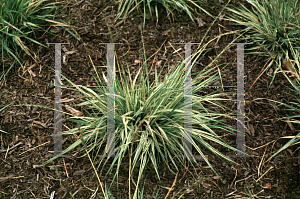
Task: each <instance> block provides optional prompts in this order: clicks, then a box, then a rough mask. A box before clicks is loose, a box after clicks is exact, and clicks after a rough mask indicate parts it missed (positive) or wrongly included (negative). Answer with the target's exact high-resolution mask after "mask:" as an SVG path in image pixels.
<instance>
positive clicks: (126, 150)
mask: <svg viewBox="0 0 300 199" xmlns="http://www.w3.org/2000/svg"><path fill="white" fill-rule="evenodd" d="M206 45H207V44H206ZM206 45H204V46H205V47H206ZM205 47H202V48H201V49H200V50H198V51H197V52H196V53H195V54H193V60H194V61H193V63H192V66H193V67H194V65H195V62H196V61H197V62H198V61H199V59H198V58H199V56H200V55H201V54H202V53H203V52H204V49H205ZM202 55H203V54H202ZM145 60H146V59H145ZM214 61H215V60H214ZM118 63H119V62H118ZM144 63H146V62H144ZM219 66H220V65H217V66H214V67H211V66H210V65H209V66H207V67H206V70H203V71H202V72H201V73H200V72H199V74H198V75H197V76H196V77H194V78H193V86H195V87H194V88H193V90H192V125H193V130H192V135H191V137H192V140H189V141H191V142H192V146H193V147H194V148H195V149H196V151H197V154H196V155H201V156H202V157H204V159H205V161H206V162H207V164H208V165H209V166H210V167H211V168H212V169H213V167H212V166H211V164H210V162H209V161H208V160H207V159H206V158H205V156H204V153H205V152H204V151H203V150H204V149H205V150H208V151H210V152H211V153H212V154H215V155H217V156H219V157H220V158H223V159H225V160H228V161H230V162H232V163H235V162H234V161H232V160H231V159H230V158H228V157H227V156H225V155H224V154H222V153H221V152H219V151H218V150H217V149H215V148H214V147H213V146H212V145H211V144H210V143H209V142H208V141H212V142H215V143H217V144H219V145H222V146H224V147H226V148H228V149H230V150H233V151H237V150H236V148H235V147H232V146H229V145H228V144H226V142H224V141H223V140H222V138H221V137H219V135H218V134H217V133H216V132H215V130H216V129H222V130H225V131H229V132H231V133H233V134H235V133H236V130H235V128H234V127H233V128H232V127H230V126H228V125H226V124H225V123H224V121H223V120H224V119H221V117H227V118H229V119H235V117H236V116H235V115H229V114H221V113H218V112H215V111H212V110H210V109H209V107H207V106H206V105H207V104H205V103H208V104H213V105H217V106H219V107H223V108H224V106H223V105H221V104H219V103H218V102H217V101H218V100H228V99H227V98H225V97H222V96H224V95H226V94H222V93H220V94H216V93H215V92H212V93H209V94H207V95H199V94H198V92H199V91H200V90H201V89H203V88H202V87H196V85H211V84H213V83H214V82H215V81H217V80H218V79H219V78H220V77H219V76H218V75H219V74H218V73H216V74H211V73H212V70H213V69H215V68H216V67H219ZM184 67H185V61H184V60H182V61H181V63H180V64H178V65H177V66H175V67H174V68H173V69H172V71H171V72H169V73H167V74H166V75H165V76H164V78H163V80H161V81H159V78H158V77H160V74H158V72H157V70H156V69H155V77H156V78H155V81H154V82H152V83H150V82H149V73H148V67H147V65H146V64H144V65H143V66H140V68H139V70H138V73H137V75H136V76H135V77H134V78H132V77H131V74H130V70H129V67H128V65H127V69H128V71H129V73H128V74H126V73H125V70H124V67H123V65H122V66H121V67H120V66H119V64H118V70H119V71H120V72H122V74H123V75H122V74H120V77H116V80H115V147H116V148H115V154H116V156H115V157H112V159H113V162H112V164H111V166H110V168H109V172H111V171H112V169H113V167H114V166H115V163H117V172H116V174H115V175H116V176H118V172H119V168H120V166H121V164H122V163H123V162H124V161H123V157H124V156H125V157H128V156H126V155H130V161H129V162H130V165H129V168H130V169H129V173H130V175H131V176H132V172H133V170H134V168H135V167H136V166H138V165H139V168H140V170H139V174H138V183H139V180H140V179H141V177H142V174H143V171H144V170H145V167H146V165H147V164H151V165H153V168H154V169H155V171H156V173H157V176H158V178H159V171H158V170H159V169H158V165H160V164H159V163H164V166H167V167H168V168H169V169H170V167H169V165H170V164H172V165H173V166H174V167H175V168H176V169H177V170H178V167H177V165H178V163H180V164H182V165H185V164H184V161H183V160H184V157H183V156H184V114H185V112H184V110H185V107H184V99H185V96H184V86H183V85H184V78H185V77H184V73H185V70H184V69H185V68H184ZM209 67H210V68H209ZM65 79H66V78H65ZM67 81H69V80H67ZM96 81H97V84H98V86H99V87H100V88H99V89H91V88H87V87H82V88H81V87H79V86H76V85H75V84H74V83H72V82H71V81H69V83H70V84H71V85H72V86H73V87H76V90H77V91H79V94H80V95H81V96H82V98H81V99H82V100H83V102H82V103H80V104H78V105H76V106H79V107H83V108H85V110H89V111H87V115H88V116H85V117H84V116H82V117H78V116H76V117H70V118H68V120H70V121H73V122H75V123H77V124H78V125H79V126H80V128H74V129H71V130H69V131H67V132H64V133H63V134H64V135H76V136H77V137H80V139H78V140H77V141H76V142H74V143H73V144H72V145H70V146H69V147H68V148H67V149H65V150H64V151H63V153H62V154H65V153H68V152H69V151H73V150H75V148H76V147H77V149H78V146H82V145H84V147H81V148H79V149H78V150H79V151H80V152H83V155H82V156H86V155H87V153H86V152H89V153H91V154H92V158H91V160H92V161H93V162H95V161H97V162H98V163H99V162H100V163H99V165H98V167H99V166H100V165H102V164H101V162H102V161H103V160H104V158H105V157H103V156H102V157H98V155H105V150H104V147H105V146H106V136H107V123H106V122H107V116H106V115H107V92H106V88H105V87H101V86H103V85H105V84H103V82H101V80H100V78H98V79H96ZM56 158H57V157H54V158H52V159H50V160H48V161H47V162H45V163H43V165H45V164H47V163H49V162H51V161H53V160H54V159H56ZM188 160H189V161H190V163H191V164H192V165H193V166H195V165H197V162H196V160H195V159H194V157H188ZM105 164H106V162H105V163H104V165H105ZM103 168H104V167H103ZM109 172H108V173H109ZM173 172H174V171H173ZM214 172H215V171H214ZM174 173H175V172H174ZM217 175H218V174H217ZM159 179H160V178H159ZM138 183H137V184H138ZM135 194H137V193H135Z"/></svg>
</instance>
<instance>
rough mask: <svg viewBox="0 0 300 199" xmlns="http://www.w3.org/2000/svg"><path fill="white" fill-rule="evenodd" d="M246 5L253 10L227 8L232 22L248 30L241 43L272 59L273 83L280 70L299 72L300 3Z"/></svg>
mask: <svg viewBox="0 0 300 199" xmlns="http://www.w3.org/2000/svg"><path fill="white" fill-rule="evenodd" d="M247 2H248V3H249V4H251V8H252V9H251V10H249V9H248V8H246V7H245V5H242V4H241V5H240V6H241V8H234V9H233V8H226V9H228V10H229V11H230V13H229V14H228V15H229V17H228V19H229V20H231V21H233V22H234V23H235V24H237V25H240V26H243V27H246V28H244V29H243V30H242V31H241V32H242V33H244V35H245V37H243V38H242V39H241V41H243V42H245V43H248V42H253V46H254V47H253V48H249V50H251V51H252V52H251V53H253V54H254V53H255V54H263V55H266V56H269V60H268V62H269V61H270V62H269V65H268V66H267V67H266V70H267V69H269V68H270V67H271V66H272V65H273V64H274V63H275V70H274V73H273V78H272V82H273V81H274V78H275V75H276V72H278V71H280V68H283V69H284V70H288V71H290V73H293V72H294V73H295V72H297V71H299V69H300V68H299V65H298V66H297V65H296V64H295V63H296V61H297V60H299V58H300V2H299V0H284V1H282V0H259V1H258V0H247ZM254 51H255V52H254ZM282 66H284V67H282ZM272 82H271V84H272ZM271 84H270V86H271ZM270 86H269V87H270Z"/></svg>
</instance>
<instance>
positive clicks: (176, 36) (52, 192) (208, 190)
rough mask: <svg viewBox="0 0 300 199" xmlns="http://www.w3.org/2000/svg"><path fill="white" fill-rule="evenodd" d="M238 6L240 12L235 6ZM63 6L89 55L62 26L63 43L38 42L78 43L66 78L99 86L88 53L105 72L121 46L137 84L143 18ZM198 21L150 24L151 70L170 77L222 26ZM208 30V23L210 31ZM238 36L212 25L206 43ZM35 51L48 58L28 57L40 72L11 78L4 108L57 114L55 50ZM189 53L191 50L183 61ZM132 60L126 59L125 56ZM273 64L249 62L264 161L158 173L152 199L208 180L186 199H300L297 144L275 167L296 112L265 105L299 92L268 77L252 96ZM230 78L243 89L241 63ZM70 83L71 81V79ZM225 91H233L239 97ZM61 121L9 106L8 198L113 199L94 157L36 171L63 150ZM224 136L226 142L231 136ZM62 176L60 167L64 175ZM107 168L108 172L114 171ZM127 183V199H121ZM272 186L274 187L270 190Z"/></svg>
mask: <svg viewBox="0 0 300 199" xmlns="http://www.w3.org/2000/svg"><path fill="white" fill-rule="evenodd" d="M224 2H227V1H224ZM233 3H235V5H238V3H237V2H235V1H233ZM62 7H64V10H63V11H62V13H61V15H62V16H61V18H63V19H68V20H77V21H81V22H84V23H86V24H80V23H75V22H71V24H72V25H74V26H76V28H75V30H76V31H77V32H78V34H79V35H80V37H81V38H82V40H83V42H84V43H85V44H86V48H87V50H86V49H85V46H84V44H83V43H82V42H80V41H78V40H76V39H75V38H74V37H73V36H71V35H70V34H68V33H67V32H66V31H65V30H63V29H62V28H57V27H51V28H50V29H49V31H50V32H54V33H56V34H58V36H56V37H55V36H51V35H48V34H44V35H43V34H42V33H39V34H38V41H39V42H41V43H44V44H45V43H47V42H49V43H58V42H61V43H70V45H62V49H63V53H62V55H63V56H64V55H66V54H68V53H67V52H70V51H74V52H73V53H69V54H68V55H67V56H66V64H63V62H62V74H63V75H65V76H66V77H67V78H68V79H69V80H71V81H72V82H74V83H76V84H78V85H93V84H95V82H94V79H93V76H92V75H91V73H92V72H93V71H94V69H93V68H94V67H93V65H92V62H91V60H90V58H89V56H88V55H90V57H91V59H92V61H93V64H94V65H95V67H96V68H97V70H99V71H103V72H104V73H105V70H106V69H105V67H103V66H105V65H106V62H105V61H106V46H105V45H100V44H99V43H100V42H107V43H108V42H119V43H123V44H122V45H119V44H116V45H115V49H116V54H117V56H118V57H117V58H118V59H121V61H122V63H123V64H126V62H125V60H127V63H128V65H129V68H130V71H131V73H132V76H135V74H136V73H137V71H138V69H139V66H138V64H135V60H140V59H141V56H140V51H141V49H142V48H143V43H142V38H141V32H140V30H139V25H140V24H141V23H142V18H141V17H140V16H137V15H135V14H133V15H131V16H130V17H129V18H128V19H127V20H126V21H123V20H122V19H119V20H118V21H117V22H114V18H115V16H116V14H117V6H114V7H112V6H110V4H109V3H108V1H105V0H100V1H98V0H87V1H73V0H72V1H71V0H70V1H65V2H63V3H62ZM205 8H206V9H208V11H209V12H210V13H213V14H214V15H217V14H218V13H219V12H220V10H221V9H220V7H219V6H217V5H215V6H210V7H205ZM195 17H196V18H199V19H201V21H200V20H199V19H198V20H196V23H195V24H193V23H192V22H191V20H190V19H189V17H188V16H186V15H182V18H178V19H176V20H175V21H174V22H170V21H168V20H167V19H166V18H165V17H162V18H160V19H159V23H158V25H157V26H156V24H155V22H152V21H147V23H146V26H145V30H144V32H143V42H144V46H145V49H146V50H145V52H146V55H147V57H148V58H149V57H151V56H152V55H153V56H152V57H151V58H150V59H149V62H150V63H152V64H153V65H156V66H157V68H158V70H160V69H162V66H163V65H164V64H165V63H166V62H167V65H166V68H164V69H163V72H162V77H163V76H164V74H165V73H166V72H167V71H168V70H169V69H171V68H172V67H174V65H175V64H176V63H178V61H179V60H181V58H182V57H183V56H184V50H183V49H184V45H176V44H174V43H175V42H181V41H184V42H200V41H201V39H202V38H203V37H204V35H205V32H206V30H207V29H208V28H209V27H210V24H211V23H212V22H213V19H212V18H210V17H208V16H207V15H205V14H204V13H203V12H200V13H198V14H197V13H195ZM202 22H204V23H203V24H202ZM235 29H236V27H235V26H233V25H230V23H229V22H228V21H226V20H222V19H221V20H218V21H216V23H215V24H214V25H213V26H212V28H211V31H210V32H209V33H208V35H207V37H206V38H205V39H204V42H208V41H209V40H210V39H212V38H213V37H215V36H218V35H220V34H222V33H225V32H227V31H230V30H235ZM233 38H234V35H227V36H223V37H220V38H219V40H218V41H217V40H215V41H214V42H212V43H211V44H210V45H209V46H208V48H214V49H212V50H211V51H209V52H208V53H207V54H206V56H205V57H204V58H203V59H201V61H200V63H198V64H197V65H196V66H195V69H194V70H193V73H194V72H198V71H201V70H203V68H204V66H206V65H207V64H209V63H210V62H211V60H212V59H214V58H215V57H216V56H217V55H218V54H219V53H220V52H221V51H222V50H223V48H225V47H226V46H227V45H228V43H230V42H231V41H232V39H233ZM32 48H33V49H37V50H36V51H35V52H36V53H37V55H38V58H39V60H38V65H37V64H36V65H35V66H33V65H34V62H33V60H31V59H30V58H29V57H28V56H27V55H25V54H24V55H22V56H21V61H22V62H23V63H26V64H27V65H26V67H27V68H28V67H30V66H33V67H32V68H31V69H30V70H31V72H26V73H25V74H23V72H22V70H20V71H18V68H17V69H16V70H15V68H14V69H13V71H11V72H10V73H9V75H8V76H7V78H6V82H5V84H4V85H3V86H2V87H1V94H3V95H2V96H1V98H0V107H3V106H5V105H7V104H9V103H11V102H12V101H15V103H14V105H22V104H35V105H43V106H48V107H50V108H54V105H53V104H54V92H53V89H54V86H53V83H54V72H53V66H54V45H48V46H47V45H46V47H40V46H37V45H32ZM179 48H182V50H179V51H178V53H174V54H173V52H174V51H175V50H178V49H179ZM246 48H247V46H246ZM195 49H196V47H195V46H193V50H195ZM87 51H88V52H89V54H88V53H87ZM124 53H125V54H126V56H122V55H124ZM171 54H172V56H171V57H170V55H171ZM125 58H126V59H125ZM235 58H236V45H232V46H231V47H230V48H229V49H228V50H227V51H226V52H225V53H223V54H222V55H221V56H220V57H219V58H218V62H217V64H221V63H227V62H229V61H230V60H232V59H233V60H234V59H235ZM12 62H13V60H12V59H11V58H9V57H8V56H6V57H5V64H6V68H7V67H8V66H9V65H10V64H11V63H12ZM265 63H266V58H265V57H258V56H254V55H245V100H246V103H245V113H246V117H245V126H246V152H247V153H248V154H251V155H254V157H253V158H250V157H247V158H234V160H235V161H237V162H238V163H239V164H241V165H242V166H243V167H245V168H246V169H247V170H245V169H243V168H241V167H238V166H235V165H232V164H230V163H228V162H225V161H224V162H222V161H221V160H219V159H217V158H216V157H212V156H210V157H209V159H210V161H211V163H212V165H213V167H214V169H215V170H216V171H217V172H218V174H219V175H220V176H221V178H222V179H218V178H216V176H215V174H214V173H213V172H212V171H211V169H209V168H208V167H207V165H206V163H205V162H202V161H199V165H198V166H199V167H198V168H195V169H194V168H193V167H191V165H189V167H188V169H185V168H183V167H180V170H179V171H180V172H179V173H178V176H177V178H176V177H175V176H176V175H174V174H172V173H171V172H169V171H167V170H166V171H164V170H162V171H159V172H160V176H161V181H158V178H157V176H156V174H155V172H154V171H153V170H151V169H148V171H147V173H148V177H147V180H146V182H145V190H144V196H145V198H153V197H154V196H155V194H156V192H157V190H158V188H160V191H159V197H158V198H165V196H166V195H167V193H168V191H169V189H170V188H171V187H172V185H173V184H174V186H173V188H174V189H173V190H172V191H171V192H170V194H169V196H173V195H174V194H175V193H177V192H178V191H179V190H181V189H182V188H187V186H188V185H192V184H193V183H194V182H196V181H197V180H198V179H199V178H202V177H205V178H207V180H205V181H204V182H202V183H199V184H198V185H196V186H195V187H194V188H192V190H190V191H189V193H188V194H186V195H185V198H225V197H226V198H243V197H244V198H249V194H248V190H247V187H248V188H249V190H250V192H251V194H252V195H256V194H257V196H256V198H257V197H262V198H298V196H299V193H300V190H299V184H300V173H299V163H300V161H299V156H298V154H299V152H298V151H296V152H295V153H293V151H295V150H296V149H297V146H292V147H290V148H288V149H287V150H285V151H283V152H282V153H280V154H279V155H277V156H276V157H275V158H273V159H272V160H271V161H269V162H266V160H267V159H268V158H269V157H270V156H271V155H272V154H273V153H274V152H275V151H276V150H278V149H279V148H280V147H281V146H283V145H284V144H285V143H286V140H285V139H279V138H281V137H283V136H291V135H296V134H297V132H299V129H300V128H299V127H300V126H299V125H296V124H291V123H289V124H288V123H286V122H283V121H279V120H278V119H276V118H282V117H287V116H289V115H293V114H294V115H295V114H296V113H293V112H290V111H287V110H283V108H277V107H275V104H274V103H271V102H269V101H267V100H264V99H261V98H268V99H272V100H276V101H280V102H291V101H295V99H294V98H293V97H291V96H289V95H287V94H285V93H284V91H285V92H289V93H290V91H289V90H288V89H287V88H286V87H284V86H282V85H281V84H280V83H283V84H284V85H287V86H290V84H289V82H288V81H287V80H286V79H285V77H284V76H283V75H282V74H277V75H276V78H275V81H274V82H273V84H272V86H271V87H270V90H269V92H268V93H266V91H267V87H268V85H269V84H270V82H271V78H270V77H269V76H268V75H267V74H266V73H264V74H263V75H262V76H261V77H260V78H259V79H258V80H257V81H256V83H255V84H254V85H253V87H252V88H250V87H251V85H252V84H253V83H254V82H255V80H256V78H257V77H258V76H259V74H260V73H261V71H262V69H263V68H264V65H265ZM150 68H151V64H150V66H149V69H150ZM153 69H154V68H152V70H151V71H149V74H150V79H151V80H153V79H154V74H153V72H154V70H153ZM116 70H117V69H116ZM127 72H128V71H127ZM224 73H225V74H228V75H227V77H226V79H224V80H223V82H222V83H223V84H224V85H236V75H235V74H236V60H234V61H233V62H232V63H231V64H229V65H228V66H227V67H226V69H225V70H224ZM229 73H230V74H229ZM30 74H31V75H30ZM118 74H119V73H118V71H117V75H118ZM218 83H220V82H218ZM63 84H68V83H67V82H66V81H65V80H63ZM62 90H63V91H62V99H65V98H68V96H69V95H70V94H73V95H76V92H74V91H72V90H68V89H65V90H64V89H62ZM225 91H232V92H233V91H235V89H227V90H225ZM208 92H211V89H208V88H207V89H203V91H202V93H203V94H205V93H208ZM221 92H222V91H221ZM231 98H232V99H236V95H234V94H233V95H232V96H231ZM75 103H76V101H72V102H66V103H64V104H66V105H70V106H71V105H74V104H75ZM222 103H223V102H222ZM224 105H226V106H227V107H229V108H231V109H232V113H234V111H235V110H236V103H235V102H227V103H224ZM63 110H64V111H66V112H67V110H66V109H65V106H63ZM80 111H83V110H80ZM63 117H64V118H66V117H68V115H67V114H63ZM53 118H54V112H53V111H52V110H49V109H46V108H40V107H29V106H9V107H8V108H6V109H5V110H4V111H2V112H1V113H0V129H1V130H4V131H7V132H9V133H11V135H7V134H3V133H1V134H0V135H1V145H0V182H1V185H0V198H51V197H52V196H54V198H72V197H71V194H72V195H73V197H74V198H89V197H91V196H92V195H94V193H95V192H96V191H97V193H98V194H99V196H102V197H103V194H102V191H101V188H100V186H99V183H98V180H97V178H96V177H95V176H93V170H92V168H91V165H90V162H89V160H88V158H81V159H78V158H76V157H73V156H72V157H70V158H64V159H58V160H55V161H54V162H52V163H50V164H48V165H46V166H44V167H38V168H36V165H40V164H41V163H43V162H45V161H46V160H48V159H49V158H48V157H46V156H47V155H49V152H50V151H53V139H52V138H51V137H50V135H52V134H53V129H54V119H53ZM230 124H231V125H232V127H233V128H235V121H231V122H230ZM74 126H75V125H74V124H73V123H72V122H68V121H64V122H63V131H66V130H68V129H70V128H73V127H74ZM218 133H220V135H225V133H224V132H218ZM64 139H65V140H64V141H65V142H64V145H63V146H64V148H66V147H67V146H69V145H70V144H71V143H73V142H74V141H76V139H77V138H76V137H74V136H64ZM278 139H279V140H278ZM224 140H225V141H227V142H228V143H229V144H230V145H231V146H235V142H236V141H235V135H226V136H224ZM275 141H276V142H275ZM273 144H274V145H273ZM215 146H216V145H215ZM216 147H217V149H219V150H221V151H222V152H223V153H225V154H230V153H229V151H228V150H226V149H223V148H221V147H219V146H216ZM231 154H232V153H231ZM124 161H125V162H124V164H123V165H122V168H121V171H120V175H119V181H118V183H117V182H115V183H114V184H113V186H112V189H111V191H112V193H113V195H114V197H115V198H127V197H128V166H127V165H128V163H127V162H126V158H124ZM106 167H107V166H106ZM55 168H57V172H56V169H55ZM160 168H161V167H160ZM107 169H108V168H104V170H107ZM104 174H105V173H104V172H103V173H102V174H100V179H101V181H102V182H106V184H107V185H108V184H109V183H110V182H111V180H112V176H113V174H114V172H112V174H109V175H108V176H105V175H104ZM175 179H176V180H175ZM268 183H270V184H268ZM117 185H118V187H119V194H120V195H119V196H118V195H117V189H116V187H117ZM269 187H271V188H270V189H269ZM132 192H133V189H132V191H131V193H132ZM96 198H99V197H98V196H97V197H96ZM169 198H170V197H169ZM175 198H179V196H178V195H177V196H176V197H175Z"/></svg>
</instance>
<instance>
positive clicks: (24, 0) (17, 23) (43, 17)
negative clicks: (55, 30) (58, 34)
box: [0, 0, 69, 82]
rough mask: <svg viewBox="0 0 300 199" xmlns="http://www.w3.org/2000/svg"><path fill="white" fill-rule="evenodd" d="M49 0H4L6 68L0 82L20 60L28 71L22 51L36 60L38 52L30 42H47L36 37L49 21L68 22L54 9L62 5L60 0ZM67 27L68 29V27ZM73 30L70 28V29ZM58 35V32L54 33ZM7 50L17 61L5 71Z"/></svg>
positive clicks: (1, 41) (0, 41)
mask: <svg viewBox="0 0 300 199" xmlns="http://www.w3.org/2000/svg"><path fill="white" fill-rule="evenodd" d="M48 2H49V0H0V46H1V52H2V53H1V54H2V64H3V71H2V72H1V73H0V82H1V80H2V79H3V78H4V77H5V76H6V75H7V73H8V72H9V71H10V70H11V68H12V67H13V65H14V64H15V61H17V62H18V63H19V64H20V65H21V66H22V68H23V71H25V68H24V66H23V65H22V63H21V62H20V60H19V55H20V54H21V53H22V52H25V53H26V54H28V55H30V56H31V57H32V58H33V59H34V60H35V59H36V58H37V57H36V55H35V53H34V52H33V51H32V50H31V49H30V48H29V46H28V45H29V42H33V43H36V44H39V45H41V46H45V45H44V44H42V43H40V42H38V41H37V40H36V38H33V37H36V36H35V31H37V30H42V31H44V32H47V33H49V34H52V33H50V32H48V31H47V30H45V25H52V26H61V27H66V26H68V25H67V24H65V23H62V22H60V21H59V20H57V19H55V18H54V17H55V15H53V12H54V11H55V10H56V9H57V8H58V6H56V5H55V4H56V3H48ZM66 30H67V29H66ZM67 31H68V32H69V30H67ZM52 35H54V34H52ZM4 51H6V52H7V54H8V55H9V56H12V57H14V59H15V61H14V62H13V64H12V65H11V66H10V68H9V69H8V70H7V71H4V57H3V53H4Z"/></svg>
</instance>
